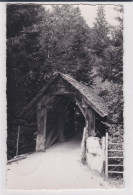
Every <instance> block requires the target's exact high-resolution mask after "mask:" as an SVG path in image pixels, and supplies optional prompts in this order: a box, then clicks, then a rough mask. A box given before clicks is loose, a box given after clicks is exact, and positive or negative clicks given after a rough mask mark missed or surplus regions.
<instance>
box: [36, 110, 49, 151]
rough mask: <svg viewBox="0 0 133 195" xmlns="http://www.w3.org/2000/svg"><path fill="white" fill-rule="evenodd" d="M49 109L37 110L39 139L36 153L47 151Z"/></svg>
mask: <svg viewBox="0 0 133 195" xmlns="http://www.w3.org/2000/svg"><path fill="white" fill-rule="evenodd" d="M46 120H47V109H46V108H42V107H41V109H37V130H38V133H37V139H36V151H45V139H46V138H45V137H46Z"/></svg>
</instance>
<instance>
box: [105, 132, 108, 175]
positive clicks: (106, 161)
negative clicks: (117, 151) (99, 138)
mask: <svg viewBox="0 0 133 195" xmlns="http://www.w3.org/2000/svg"><path fill="white" fill-rule="evenodd" d="M105 151H106V154H105V176H106V178H108V132H106V150H105Z"/></svg>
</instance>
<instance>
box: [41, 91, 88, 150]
mask: <svg viewBox="0 0 133 195" xmlns="http://www.w3.org/2000/svg"><path fill="white" fill-rule="evenodd" d="M84 127H85V119H84V116H83V115H82V113H81V111H80V109H79V108H78V106H77V105H76V103H75V100H74V97H73V96H71V95H56V96H53V97H51V100H50V102H49V103H48V105H47V121H46V141H45V148H48V147H50V146H51V145H52V144H54V143H56V142H64V141H67V140H69V139H70V138H71V137H73V136H78V139H80V140H81V139H82V135H83V129H84Z"/></svg>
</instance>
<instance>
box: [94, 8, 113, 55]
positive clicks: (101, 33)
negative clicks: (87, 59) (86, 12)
mask: <svg viewBox="0 0 133 195" xmlns="http://www.w3.org/2000/svg"><path fill="white" fill-rule="evenodd" d="M108 33H109V25H108V23H107V21H106V17H105V10H104V5H99V6H98V9H97V16H96V18H95V22H94V27H93V36H92V41H93V47H94V49H95V50H97V52H98V54H100V53H101V52H102V51H103V50H104V48H105V47H107V45H108V41H109V37H108Z"/></svg>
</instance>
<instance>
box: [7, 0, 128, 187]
mask: <svg viewBox="0 0 133 195" xmlns="http://www.w3.org/2000/svg"><path fill="white" fill-rule="evenodd" d="M123 19H124V6H123V5H121V4H120V3H119V4H118V3H117V4H96V3H95V4H85V3H84V4H76V3H75V4H70V3H65V4H59V3H58V4H57V3H54V4H44V3H42V4H38V3H7V4H6V77H7V85H6V87H7V89H6V94H7V141H6V143H7V166H6V168H7V171H6V185H7V189H14V190H42V189H46V190H47V189H48V190H57V189H58V190H60V189H61V190H64V189H107V190H108V189H123V188H124V183H125V180H124V171H125V167H124V124H123V107H124V97H123V54H124V49H123V31H124V28H123Z"/></svg>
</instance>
